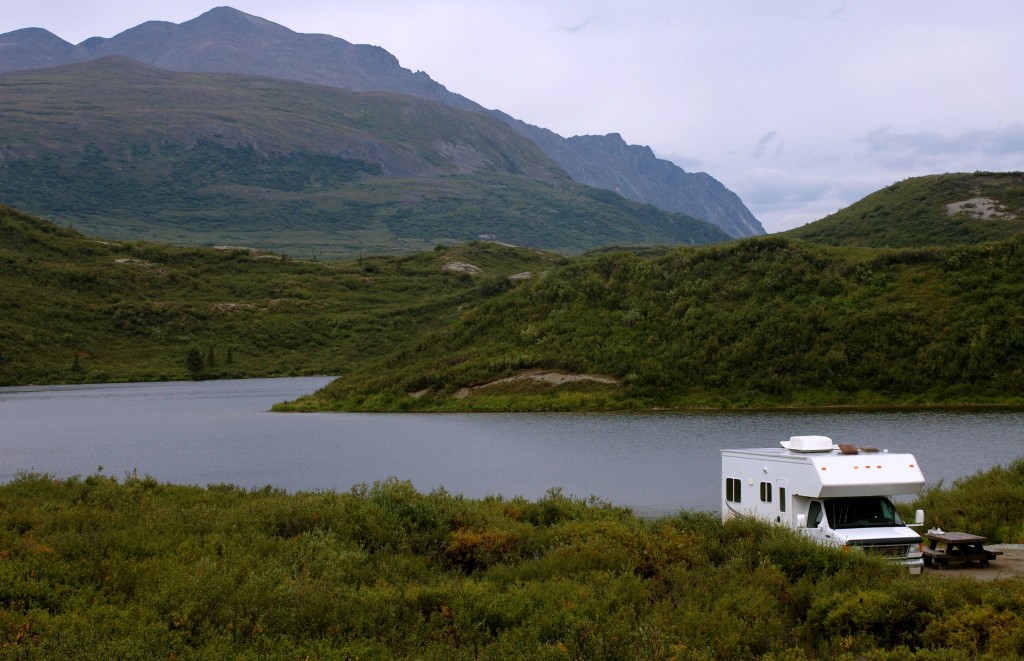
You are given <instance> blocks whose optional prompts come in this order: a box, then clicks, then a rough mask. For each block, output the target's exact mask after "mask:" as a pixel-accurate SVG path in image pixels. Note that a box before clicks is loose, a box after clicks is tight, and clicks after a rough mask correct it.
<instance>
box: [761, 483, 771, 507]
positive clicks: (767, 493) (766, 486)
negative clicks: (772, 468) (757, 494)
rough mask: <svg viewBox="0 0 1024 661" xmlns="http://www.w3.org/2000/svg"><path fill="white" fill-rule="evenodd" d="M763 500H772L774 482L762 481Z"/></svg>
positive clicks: (767, 501)
mask: <svg viewBox="0 0 1024 661" xmlns="http://www.w3.org/2000/svg"><path fill="white" fill-rule="evenodd" d="M761 502H762V503H770V502H772V483H771V482H762V483H761Z"/></svg>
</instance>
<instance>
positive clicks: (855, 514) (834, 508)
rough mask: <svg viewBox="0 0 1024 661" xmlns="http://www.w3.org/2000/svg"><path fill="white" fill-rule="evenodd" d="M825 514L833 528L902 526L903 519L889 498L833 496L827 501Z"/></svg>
mask: <svg viewBox="0 0 1024 661" xmlns="http://www.w3.org/2000/svg"><path fill="white" fill-rule="evenodd" d="M825 516H827V517H828V522H829V524H831V526H832V528H833V529H836V530H840V529H843V528H877V527H879V526H902V525H904V523H903V519H901V518H900V515H899V512H897V511H896V508H895V507H894V506H893V504H892V503H891V502H889V499H888V498H885V497H883V496H872V497H868V498H832V499H830V500H826V501H825Z"/></svg>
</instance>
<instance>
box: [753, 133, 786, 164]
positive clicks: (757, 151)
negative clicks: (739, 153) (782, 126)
mask: <svg viewBox="0 0 1024 661" xmlns="http://www.w3.org/2000/svg"><path fill="white" fill-rule="evenodd" d="M778 135H779V132H778V131H769V132H768V133H765V134H764V135H763V136H762V137H761V139H760V140H758V141H757V144H756V145H754V150H753V151H752V152H750V155H751V156H752V157H753V158H764V152H765V150H767V149H768V145H769V144H771V142H772V140H774V139H775V138H776V137H778Z"/></svg>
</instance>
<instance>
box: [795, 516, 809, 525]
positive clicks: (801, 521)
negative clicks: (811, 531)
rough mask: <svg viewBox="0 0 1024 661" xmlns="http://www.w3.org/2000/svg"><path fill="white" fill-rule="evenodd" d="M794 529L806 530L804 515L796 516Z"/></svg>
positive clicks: (805, 517)
mask: <svg viewBox="0 0 1024 661" xmlns="http://www.w3.org/2000/svg"><path fill="white" fill-rule="evenodd" d="M796 527H797V528H806V527H807V515H806V514H797V515H796Z"/></svg>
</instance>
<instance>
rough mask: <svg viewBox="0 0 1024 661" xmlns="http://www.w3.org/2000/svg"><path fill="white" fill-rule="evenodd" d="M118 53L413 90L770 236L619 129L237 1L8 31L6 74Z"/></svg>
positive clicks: (0, 43) (577, 166) (597, 182)
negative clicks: (531, 108)
mask: <svg viewBox="0 0 1024 661" xmlns="http://www.w3.org/2000/svg"><path fill="white" fill-rule="evenodd" d="M113 55H119V56H125V57H128V58H131V59H133V60H136V61H138V62H141V63H144V64H147V65H150V66H152V67H158V68H160V69H166V70H170V71H182V72H205V73H236V74H245V75H257V76H269V77H273V78H279V79H285V80H293V81H299V82H305V83H313V84H318V85H329V86H332V87H340V88H343V89H347V90H352V91H357V92H391V93H397V94H403V95H410V96H414V97H417V98H421V99H425V100H428V101H434V102H439V103H441V104H444V105H447V106H451V107H454V108H458V109H461V110H464V111H470V112H480V113H487V114H490V115H491V116H493V117H495V118H497V119H499V120H500V121H501V122H503V123H504V124H505V125H507V126H508V127H510V128H511V129H512V130H513V131H515V132H516V133H518V134H520V135H522V136H525V137H526V138H528V139H529V140H530V141H532V142H533V143H534V144H535V145H536V146H537V147H539V149H540V150H541V151H542V152H543V154H544V155H545V156H546V157H547V158H548V159H550V160H551V161H552V162H554V163H555V164H556V165H557V166H558V167H559V168H561V169H562V170H563V171H564V172H565V173H567V174H568V175H569V176H570V177H571V178H572V179H573V180H574V181H576V182H578V183H582V184H585V185H587V186H592V187H596V188H602V189H607V190H610V191H613V192H615V193H618V194H619V195H621V196H623V197H625V198H627V199H630V200H633V201H636V202H641V203H645V204H650V205H653V206H655V207H658V208H660V209H663V210H667V211H672V212H677V213H681V214H685V215H687V216H691V217H693V218H697V219H700V220H704V221H706V222H709V223H711V224H713V225H716V226H718V227H720V228H721V229H722V230H724V232H725V233H726V234H727V235H729V236H732V237H742V236H752V235H760V234H764V233H765V232H764V228H763V227H762V226H761V224H760V223H759V222H758V221H757V219H756V218H755V217H754V216H753V215H752V214H751V213H750V211H749V210H748V209H747V208H746V207H745V206H744V205H743V203H742V201H741V200H740V199H739V198H738V197H737V196H736V195H735V194H734V193H732V192H731V191H729V190H728V189H727V188H726V187H725V186H723V185H722V184H721V183H720V182H718V181H717V180H715V179H714V178H713V177H711V176H710V175H708V174H705V173H688V172H685V171H683V170H682V169H681V168H679V167H678V166H676V165H675V164H673V163H671V162H669V161H667V160H663V159H659V158H657V157H656V156H655V155H654V153H653V152H652V151H651V149H650V148H648V147H641V146H636V145H628V144H626V143H625V141H624V140H623V139H622V138H621V136H619V135H618V134H614V133H613V134H609V135H606V136H576V137H571V138H563V137H561V136H559V135H557V134H555V133H553V132H551V131H548V130H546V129H543V128H540V127H536V126H532V125H529V124H526V123H525V122H522V121H519V120H517V119H515V118H513V117H511V116H509V115H507V114H505V113H503V112H501V111H499V110H486V109H484V108H483V107H482V106H480V105H479V104H477V103H475V102H473V101H471V100H469V99H467V98H465V97H463V96H461V95H459V94H455V93H453V92H451V91H449V90H448V89H446V88H445V87H444V86H443V85H441V84H439V83H437V82H435V81H434V80H432V79H431V78H430V77H429V76H428V75H427V74H426V73H423V72H421V71H418V72H413V71H410V70H409V69H405V68H403V67H402V66H401V65H400V64H399V62H398V60H397V59H396V58H395V57H394V56H392V55H391V54H390V53H388V52H387V51H386V50H384V49H383V48H380V47H377V46H368V45H358V44H352V43H350V42H348V41H345V40H344V39H340V38H337V37H333V36H328V35H319V34H300V33H296V32H293V31H292V30H290V29H288V28H286V27H283V26H281V25H277V24H275V23H272V22H270V21H267V20H265V19H262V18H258V17H256V16H251V15H248V14H245V13H243V12H240V11H237V10H235V9H232V8H230V7H218V8H215V9H212V10H210V11H208V12H206V13H205V14H203V15H201V16H199V17H197V18H195V19H193V20H191V21H187V22H184V23H181V24H174V23H168V22H160V21H150V22H147V23H143V24H141V25H139V26H137V27H134V28H131V29H129V30H126V31H124V32H122V33H120V34H118V35H116V36H114V37H112V38H109V39H106V38H99V37H94V38H91V39H87V40H86V41H84V42H82V43H81V44H77V45H73V44H70V43H68V42H66V41H64V40H62V39H60V38H59V37H57V36H56V35H54V34H52V33H50V32H48V31H47V30H45V29H42V28H26V29H22V30H16V31H13V32H9V33H6V34H3V35H0V73H3V72H13V71H24V70H28V69H40V68H46V67H53V66H59V65H67V64H75V63H85V62H91V61H94V60H98V59H101V58H105V57H109V56H113Z"/></svg>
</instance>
